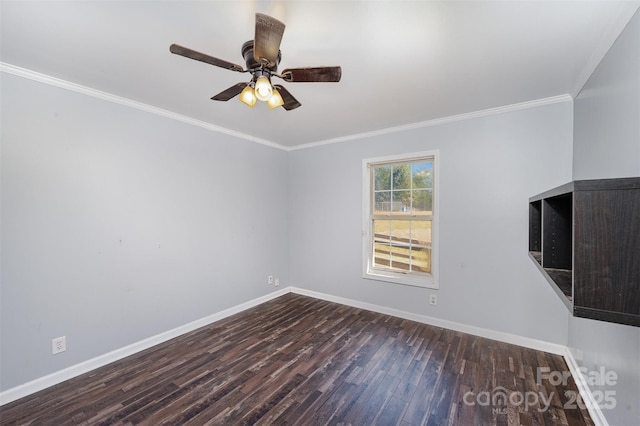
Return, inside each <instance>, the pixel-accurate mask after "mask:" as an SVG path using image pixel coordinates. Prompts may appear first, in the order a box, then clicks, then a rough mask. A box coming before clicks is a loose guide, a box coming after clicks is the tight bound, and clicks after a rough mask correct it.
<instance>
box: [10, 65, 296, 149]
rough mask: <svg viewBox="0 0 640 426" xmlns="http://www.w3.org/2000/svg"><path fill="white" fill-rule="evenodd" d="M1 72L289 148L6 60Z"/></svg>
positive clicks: (270, 145)
mask: <svg viewBox="0 0 640 426" xmlns="http://www.w3.org/2000/svg"><path fill="white" fill-rule="evenodd" d="M0 72H4V73H7V74H13V75H16V76H19V77H23V78H26V79H29V80H33V81H37V82H39V83H44V84H48V85H51V86H55V87H59V88H62V89H66V90H71V91H73V92H77V93H81V94H83V95H87V96H92V97H94V98H98V99H102V100H104V101H108V102H113V103H116V104H120V105H124V106H128V107H131V108H135V109H138V110H141V111H145V112H149V113H151V114H156V115H159V116H161V117H165V118H169V119H172V120H176V121H180V122H182V123H186V124H190V125H192V126H197V127H201V128H203V129H206V130H210V131H213V132H218V133H223V134H225V135H228V136H233V137H236V138H239V139H244V140H248V141H250V142H255V143H258V144H261V145H266V146H269V147H272V148H277V149H281V150H285V151H286V150H287V149H286V147H284V146H283V145H280V144H278V143H275V142H272V141H269V140H266V139H261V138H258V137H255V136H251V135H247V134H246V133H242V132H237V131H234V130H230V129H227V128H224V127H220V126H216V125H214V124H211V123H207V122H205V121H202V120H196V119H195V118H191V117H187V116H186V115H182V114H177V113H175V112H171V111H168V110H166V109H162V108H157V107H154V106H151V105H148V104H144V103H142V102H137V101H134V100H131V99H128V98H124V97H122V96H116V95H112V94H110V93H107V92H103V91H100V90H96V89H93V88H91V87H86V86H82V85H79V84H76V83H72V82H70V81H66V80H62V79H59V78H56V77H51V76H49V75H46V74H42V73H39V72H36V71H31V70H28V69H26V68H21V67H17V66H15V65H11V64H7V63H4V62H0Z"/></svg>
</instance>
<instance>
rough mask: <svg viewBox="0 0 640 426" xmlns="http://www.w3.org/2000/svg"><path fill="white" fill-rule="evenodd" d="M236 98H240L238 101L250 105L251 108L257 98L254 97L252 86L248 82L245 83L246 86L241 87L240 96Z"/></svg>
mask: <svg viewBox="0 0 640 426" xmlns="http://www.w3.org/2000/svg"><path fill="white" fill-rule="evenodd" d="M238 99H240V102H242V103H243V104H245V105H248V106H250V107H251V108H253V107H254V106H255V104H256V102H257V100H258V99H257V98H256V95H255V94H254V93H253V87H251V85H250V84H247V87H245V88H244V89H242V92H240V97H239V98H238Z"/></svg>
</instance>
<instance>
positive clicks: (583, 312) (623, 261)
mask: <svg viewBox="0 0 640 426" xmlns="http://www.w3.org/2000/svg"><path fill="white" fill-rule="evenodd" d="M529 255H530V256H531V259H533V261H534V262H535V264H536V266H537V267H538V268H539V269H540V271H541V272H542V274H543V275H544V277H545V278H546V279H547V281H548V282H549V283H550V284H551V286H552V288H553V289H554V290H555V292H556V293H557V294H558V296H559V297H560V298H561V299H562V301H563V302H564V303H565V305H566V306H567V307H568V308H569V309H570V310H571V312H572V314H573V315H574V316H578V317H584V318H591V319H597V320H602V321H609V322H616V323H620V324H627V325H634V326H640V178H620V179H599V180H580V181H574V182H570V183H568V184H565V185H562V186H560V187H557V188H554V189H552V190H550V191H546V192H544V193H542V194H539V195H536V196H534V197H531V198H530V199H529Z"/></svg>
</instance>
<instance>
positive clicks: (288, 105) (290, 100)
mask: <svg viewBox="0 0 640 426" xmlns="http://www.w3.org/2000/svg"><path fill="white" fill-rule="evenodd" d="M273 87H275V88H276V89H278V92H280V96H282V100H283V101H284V105H282V108H284V109H286V110H287V111H291V110H292V109H296V108H298V107H299V106H302V104H301V103H300V102H298V100H297V99H296V98H294V97H293V95H292V94H291V93H289V91H288V90H287V89H285V88H284V87H282V86H281V85H279V84H274V85H273Z"/></svg>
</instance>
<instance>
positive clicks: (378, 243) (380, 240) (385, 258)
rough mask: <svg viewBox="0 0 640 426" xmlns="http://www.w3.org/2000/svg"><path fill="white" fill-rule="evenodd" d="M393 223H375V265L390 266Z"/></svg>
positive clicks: (379, 221)
mask: <svg viewBox="0 0 640 426" xmlns="http://www.w3.org/2000/svg"><path fill="white" fill-rule="evenodd" d="M390 239H391V221H390V220H374V221H373V241H374V244H373V265H374V266H389V263H390V261H391V247H390V245H389V242H390Z"/></svg>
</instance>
